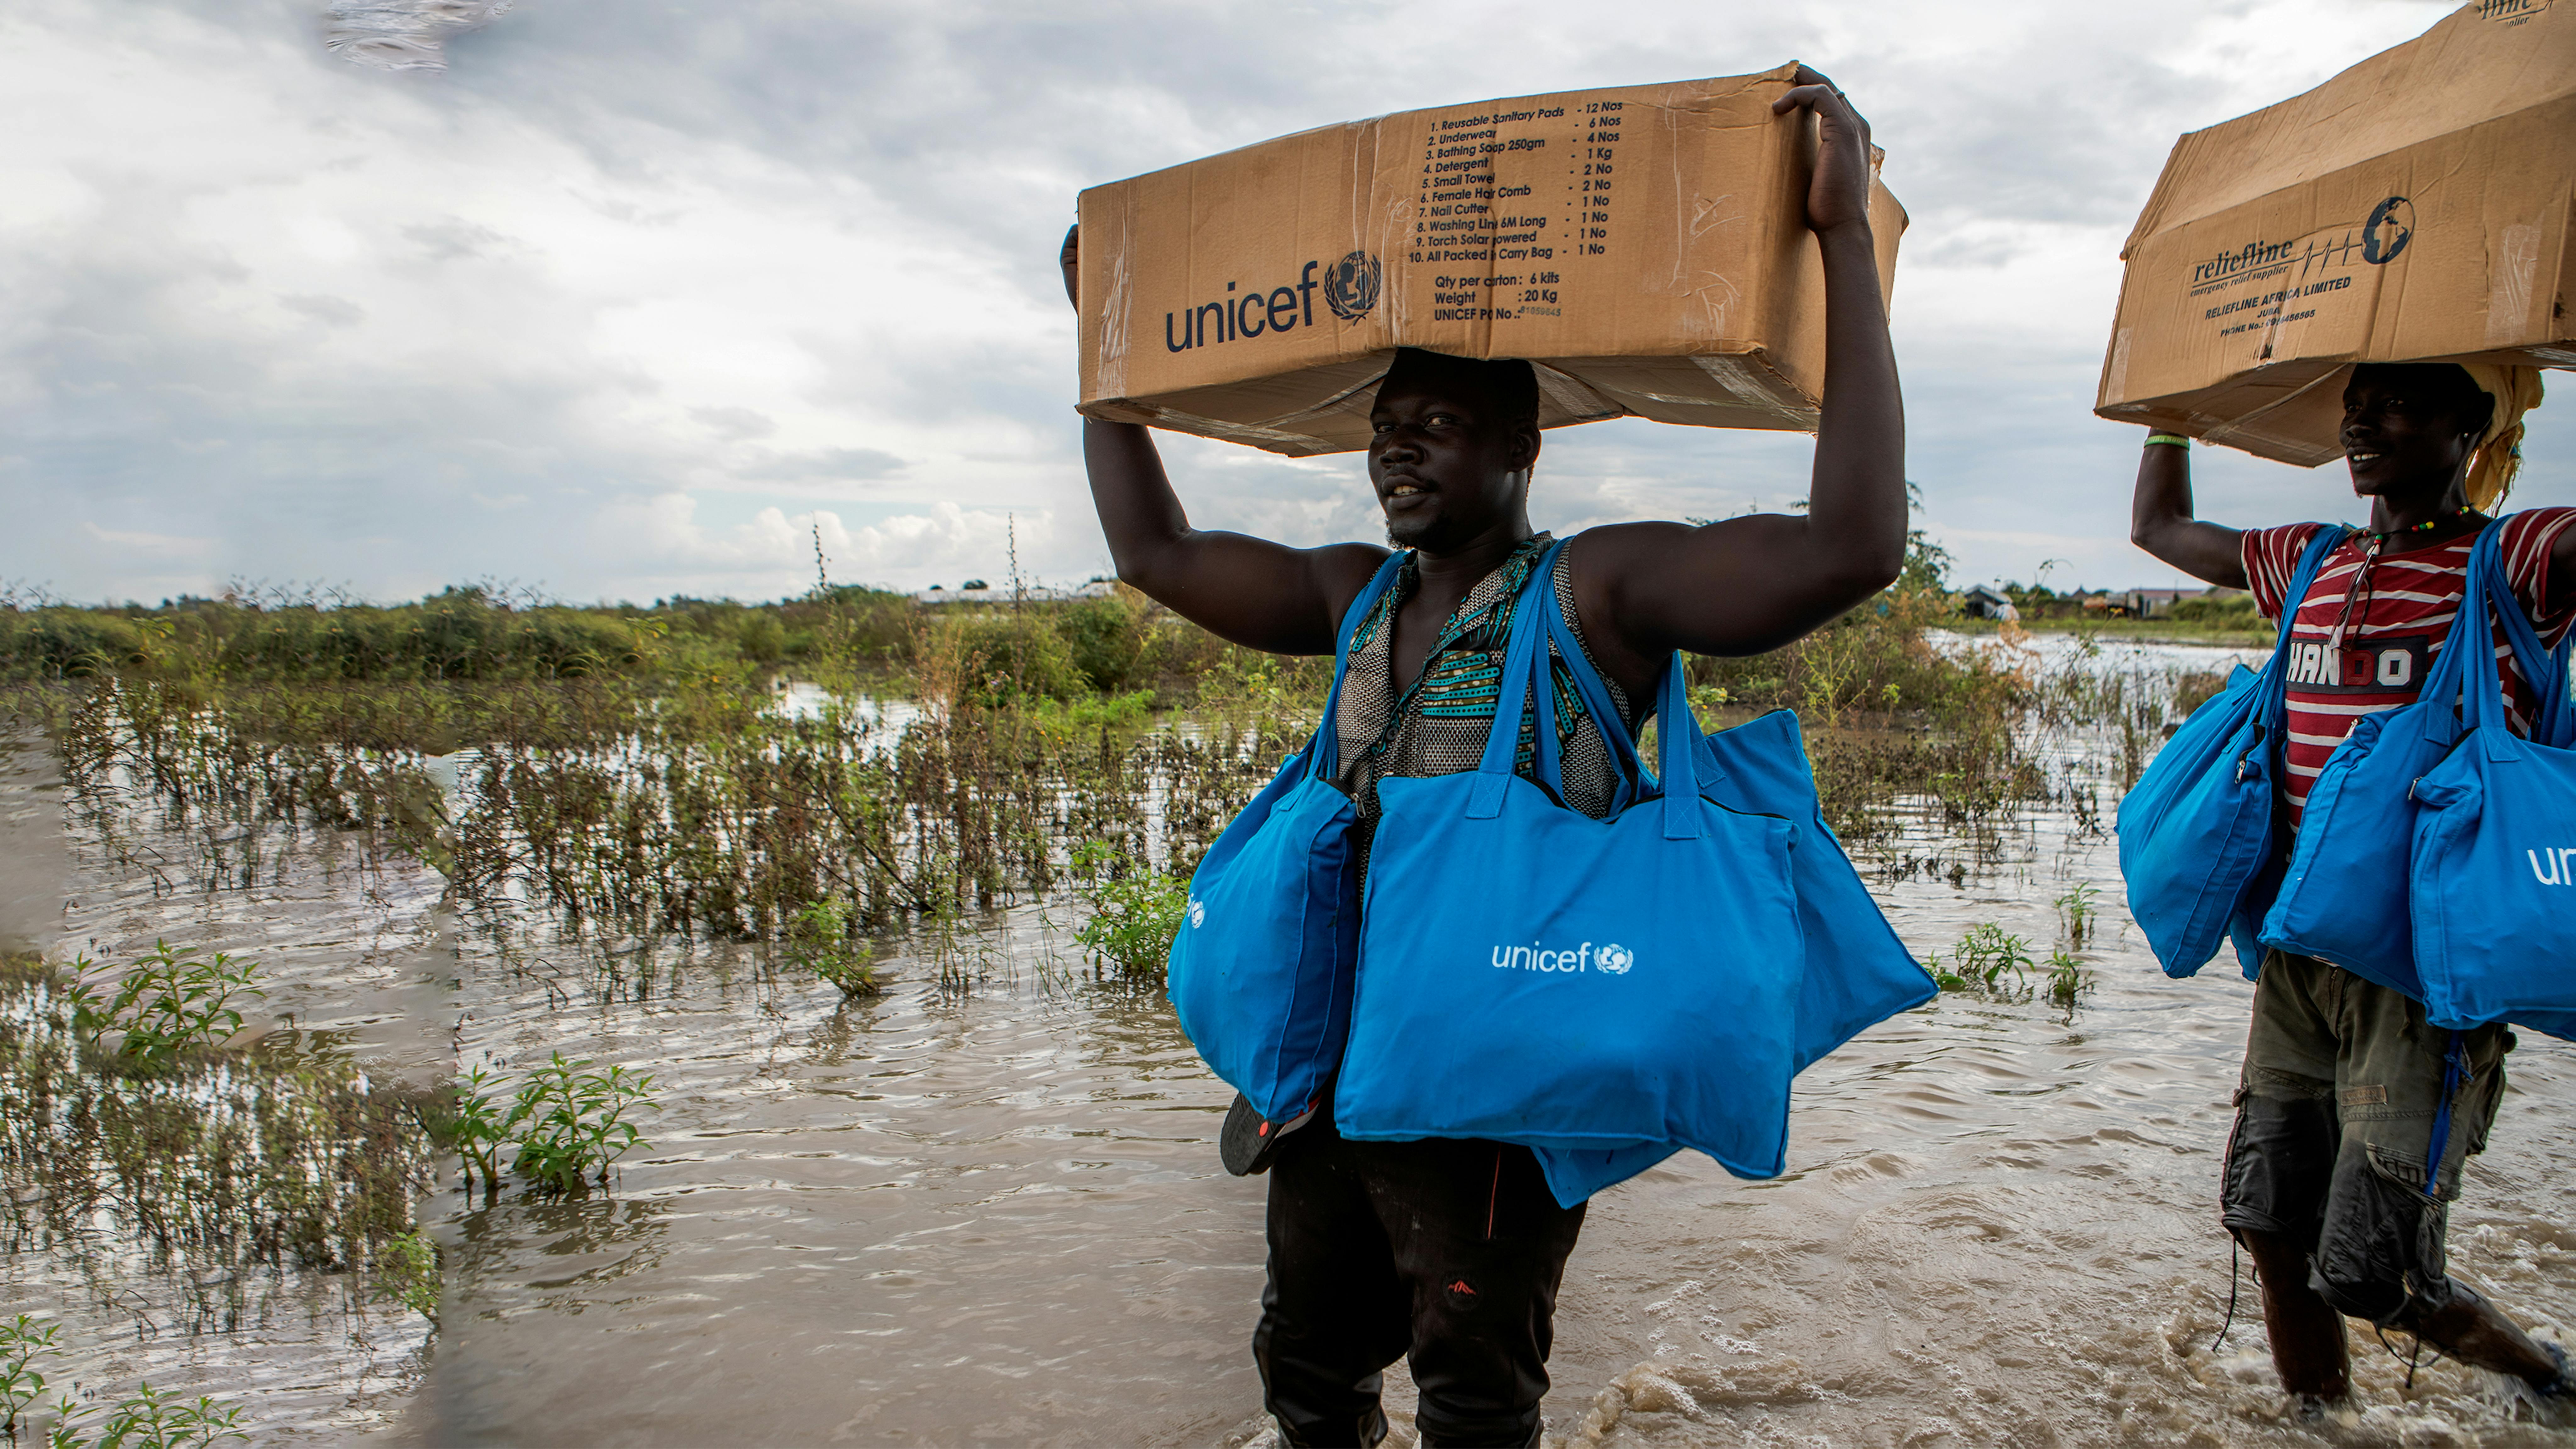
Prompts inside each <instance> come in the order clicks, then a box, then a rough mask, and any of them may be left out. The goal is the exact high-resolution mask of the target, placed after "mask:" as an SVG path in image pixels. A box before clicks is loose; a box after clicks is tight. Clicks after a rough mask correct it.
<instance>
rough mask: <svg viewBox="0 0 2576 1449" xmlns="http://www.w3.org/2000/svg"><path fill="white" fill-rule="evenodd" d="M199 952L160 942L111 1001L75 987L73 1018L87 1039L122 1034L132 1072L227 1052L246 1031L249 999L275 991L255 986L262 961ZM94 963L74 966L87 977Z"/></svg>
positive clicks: (121, 1058) (124, 1059)
mask: <svg viewBox="0 0 2576 1449" xmlns="http://www.w3.org/2000/svg"><path fill="white" fill-rule="evenodd" d="M196 956H197V948H196V947H194V946H182V947H180V948H178V949H177V950H173V949H171V947H170V943H169V942H167V941H156V942H154V943H153V950H152V954H151V955H149V956H146V957H144V958H143V959H142V960H140V961H138V962H136V963H134V965H133V966H132V967H130V968H128V969H127V971H126V972H125V974H124V976H123V977H122V978H120V979H119V981H118V982H117V987H116V991H115V993H114V994H113V995H104V994H102V993H101V992H100V991H99V989H98V988H97V987H95V986H92V985H90V984H88V983H86V982H84V983H82V984H81V985H78V986H75V987H74V988H72V992H71V997H72V1006H73V1019H74V1021H76V1022H77V1023H78V1024H79V1028H80V1030H81V1031H82V1033H83V1034H85V1035H87V1036H89V1037H91V1038H93V1039H96V1038H98V1037H100V1036H101V1035H102V1034H103V1033H106V1032H111V1031H112V1032H115V1033H117V1035H118V1042H117V1047H116V1053H115V1056H116V1060H117V1061H118V1062H120V1063H121V1064H123V1065H126V1066H129V1067H139V1068H146V1069H159V1068H165V1067H168V1066H170V1065H171V1064H172V1063H174V1062H176V1061H177V1060H178V1059H179V1057H180V1056H181V1054H183V1053H185V1052H189V1051H193V1050H196V1049H199V1048H202V1047H210V1046H220V1045H222V1044H223V1043H225V1042H227V1041H230V1040H231V1039H232V1037H233V1034H234V1033H236V1032H238V1031H240V1030H241V1028H242V1014H241V1010H240V1008H238V1007H236V1006H234V1005H233V1004H232V1003H233V1002H234V1001H236V1000H238V999H240V998H242V997H263V996H266V995H267V994H268V993H267V992H266V991H263V990H261V989H260V988H259V987H257V986H254V985H252V984H251V977H252V975H253V974H254V973H256V972H257V971H258V969H259V967H258V965H257V963H255V962H250V961H237V960H235V959H233V958H232V957H231V956H228V955H226V954H224V953H223V952H221V951H218V952H216V953H215V955H214V959H212V960H210V961H201V960H198V959H196ZM88 967H89V961H88V960H87V958H83V959H81V960H78V961H75V962H74V963H73V966H72V969H73V971H74V972H75V973H80V972H85V971H86V970H87V969H88Z"/></svg>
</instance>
